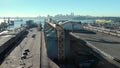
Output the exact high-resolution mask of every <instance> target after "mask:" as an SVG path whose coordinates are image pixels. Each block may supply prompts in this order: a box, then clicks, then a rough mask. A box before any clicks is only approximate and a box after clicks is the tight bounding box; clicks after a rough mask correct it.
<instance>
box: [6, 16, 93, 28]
mask: <svg viewBox="0 0 120 68" xmlns="http://www.w3.org/2000/svg"><path fill="white" fill-rule="evenodd" d="M22 20H23V21H15V22H14V26H9V27H8V29H12V30H13V29H15V28H19V27H21V24H26V21H28V20H33V21H34V22H35V23H42V25H44V20H45V19H43V18H42V19H41V18H22ZM72 21H77V22H78V21H81V22H82V23H92V22H93V20H72Z"/></svg>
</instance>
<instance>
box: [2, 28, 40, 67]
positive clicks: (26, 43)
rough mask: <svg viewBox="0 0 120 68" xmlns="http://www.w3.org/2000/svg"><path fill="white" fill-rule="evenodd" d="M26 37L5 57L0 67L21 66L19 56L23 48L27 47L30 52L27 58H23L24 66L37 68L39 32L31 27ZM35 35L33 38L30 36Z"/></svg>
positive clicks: (38, 65) (38, 62) (38, 64)
mask: <svg viewBox="0 0 120 68" xmlns="http://www.w3.org/2000/svg"><path fill="white" fill-rule="evenodd" d="M31 30H32V31H29V33H28V35H27V37H26V38H25V39H24V40H23V41H22V42H21V43H20V44H19V45H18V46H17V47H16V48H15V49H14V50H13V51H12V52H11V54H10V55H9V56H8V57H7V58H6V59H5V61H4V62H3V63H2V65H1V66H0V68H21V67H23V66H24V65H21V64H22V63H23V61H21V56H22V54H23V52H24V50H25V49H29V50H30V53H29V54H28V56H27V59H25V60H24V63H25V67H32V68H39V67H40V38H41V37H40V34H41V32H38V31H37V29H36V28H33V29H31ZM33 35H35V37H34V38H33V37H32V36H33Z"/></svg>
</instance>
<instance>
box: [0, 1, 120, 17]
mask: <svg viewBox="0 0 120 68" xmlns="http://www.w3.org/2000/svg"><path fill="white" fill-rule="evenodd" d="M119 4H120V1H119V0H0V9H1V11H0V17H4V16H5V17H29V16H30V17H36V16H47V15H51V16H55V15H57V14H63V15H66V14H70V13H71V12H72V13H74V14H75V15H90V16H120V9H119Z"/></svg>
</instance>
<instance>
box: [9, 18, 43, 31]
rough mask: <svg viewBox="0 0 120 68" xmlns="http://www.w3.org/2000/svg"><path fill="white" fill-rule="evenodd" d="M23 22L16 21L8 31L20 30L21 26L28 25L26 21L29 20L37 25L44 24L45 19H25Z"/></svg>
mask: <svg viewBox="0 0 120 68" xmlns="http://www.w3.org/2000/svg"><path fill="white" fill-rule="evenodd" d="M22 20H23V21H14V26H9V27H8V29H11V30H13V29H15V28H19V27H21V24H26V21H28V20H33V21H34V22H35V23H38V24H39V23H42V24H44V19H40V18H23V19H22Z"/></svg>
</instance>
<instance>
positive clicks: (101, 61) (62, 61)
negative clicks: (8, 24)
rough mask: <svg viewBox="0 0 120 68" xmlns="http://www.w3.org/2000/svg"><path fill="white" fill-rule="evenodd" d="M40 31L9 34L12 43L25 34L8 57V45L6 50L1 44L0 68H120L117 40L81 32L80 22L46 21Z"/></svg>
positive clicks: (101, 32)
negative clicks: (12, 39) (0, 61)
mask: <svg viewBox="0 0 120 68" xmlns="http://www.w3.org/2000/svg"><path fill="white" fill-rule="evenodd" d="M68 26H69V29H68V28H66V27H68ZM40 27H41V26H39V28H38V27H33V28H24V29H23V28H22V29H19V30H16V32H18V33H15V32H13V33H11V34H10V35H11V36H10V39H11V38H12V37H14V38H15V39H14V41H13V42H15V40H18V39H20V38H21V37H22V36H23V33H24V32H25V31H27V32H28V33H27V34H25V35H24V37H23V39H22V40H21V41H20V42H19V43H14V46H15V47H14V48H11V50H10V52H9V54H8V53H7V52H6V51H5V50H6V48H7V50H9V49H8V48H9V47H6V46H8V44H6V45H4V46H5V47H6V48H1V47H2V46H3V44H1V46H0V48H1V49H0V51H1V50H2V49H3V50H2V51H1V52H0V59H1V60H2V59H3V58H4V61H3V62H2V63H1V65H0V68H120V53H119V51H120V37H119V36H114V35H111V34H107V33H104V31H97V30H96V31H95V30H91V29H88V28H84V27H82V24H81V22H71V21H67V22H63V23H58V22H56V21H54V20H52V19H48V20H46V21H45V24H44V28H43V29H42V28H40ZM21 32H22V33H21ZM3 40H4V39H3ZM7 40H9V38H7ZM0 41H1V42H2V39H1V40H0ZM4 41H6V40H4ZM17 42H18V41H17ZM3 43H5V42H3ZM6 43H8V42H6ZM15 44H16V45H15ZM12 45H13V44H12ZM9 46H10V45H9ZM2 52H4V53H5V54H3V53H2ZM6 55H7V56H6ZM1 56H5V57H2V58H1Z"/></svg>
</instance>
